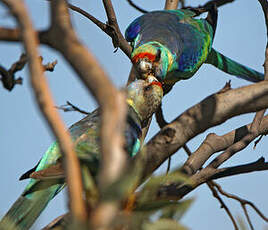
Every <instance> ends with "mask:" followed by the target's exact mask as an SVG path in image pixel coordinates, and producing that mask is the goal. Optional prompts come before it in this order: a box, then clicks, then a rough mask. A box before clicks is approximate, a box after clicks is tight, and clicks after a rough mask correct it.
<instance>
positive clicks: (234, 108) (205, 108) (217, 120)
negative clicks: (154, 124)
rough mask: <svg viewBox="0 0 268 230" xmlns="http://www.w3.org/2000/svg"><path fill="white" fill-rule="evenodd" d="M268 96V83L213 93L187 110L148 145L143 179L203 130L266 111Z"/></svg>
mask: <svg viewBox="0 0 268 230" xmlns="http://www.w3.org/2000/svg"><path fill="white" fill-rule="evenodd" d="M267 94H268V83H267V82H266V81H263V82H259V83H257V84H253V85H249V86H246V87H242V88H238V89H233V90H228V91H226V92H224V93H218V94H213V95H211V96H209V97H207V98H206V99H204V100H203V101H201V102H200V103H198V104H197V105H195V106H193V107H192V108H190V109H188V110H186V111H185V112H184V113H183V114H181V115H180V116H179V117H177V118H176V119H175V120H174V121H173V122H171V123H170V124H168V125H167V126H165V127H164V128H163V129H162V130H161V131H160V132H159V133H157V134H156V135H155V136H154V137H153V138H152V139H151V140H150V141H149V142H148V144H147V145H146V148H147V161H146V163H145V164H146V169H145V172H144V176H145V177H146V176H148V175H150V174H151V173H152V172H153V171H154V170H155V169H156V168H157V167H158V166H160V165H161V164H162V163H163V162H164V161H165V160H166V159H167V158H168V157H169V156H171V155H172V154H173V153H175V152H176V151H177V150H178V149H179V148H180V147H182V146H183V145H184V144H185V143H186V142H187V141H189V140H190V139H192V138H193V137H195V136H196V135H198V134H199V133H202V132H203V131H204V130H206V129H208V128H210V127H213V126H215V125H219V124H221V123H223V122H224V121H226V120H227V119H229V118H231V117H234V116H237V115H240V114H243V113H249V112H255V111H258V110H261V109H263V108H266V107H267V106H268V95H267ZM238 95H239V96H238ZM137 157H139V156H137Z"/></svg>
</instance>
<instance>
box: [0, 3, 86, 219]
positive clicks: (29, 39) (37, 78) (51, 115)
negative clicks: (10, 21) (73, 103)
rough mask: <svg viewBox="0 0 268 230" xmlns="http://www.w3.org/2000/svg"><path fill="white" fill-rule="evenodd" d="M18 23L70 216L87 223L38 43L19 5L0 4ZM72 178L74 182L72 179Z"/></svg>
mask: <svg viewBox="0 0 268 230" xmlns="http://www.w3.org/2000/svg"><path fill="white" fill-rule="evenodd" d="M3 2H4V3H5V4H6V5H7V6H8V7H9V8H10V10H11V12H12V14H13V15H14V17H15V18H16V19H17V22H18V24H19V27H20V29H21V35H22V40H23V42H24V47H25V50H26V54H27V57H28V60H29V69H30V75H31V84H32V87H33V90H34V92H35V95H36V99H37V102H38V105H39V108H40V110H41V112H42V113H43V115H44V116H45V117H46V119H47V121H48V124H49V125H50V127H51V129H52V131H53V133H54V134H55V135H56V137H57V139H58V140H59V145H60V148H61V150H62V153H63V155H64V156H65V159H66V163H67V169H66V171H67V172H66V174H67V183H68V185H69V186H68V187H69V196H70V207H71V211H72V214H73V215H74V216H75V217H76V218H77V219H78V220H86V208H85V205H84V202H83V199H82V180H81V174H80V170H79V162H78V160H77V157H76V155H75V153H74V151H73V145H72V140H71V137H70V134H69V133H68V132H66V128H65V126H64V124H63V122H62V121H61V119H60V116H59V114H58V113H57V111H56V110H55V109H54V103H53V100H52V96H51V93H50V91H49V88H48V86H47V82H46V78H45V76H44V73H43V70H42V67H41V65H40V61H39V55H38V49H37V47H38V41H37V39H36V35H35V31H34V29H33V27H32V23H31V20H30V18H29V16H28V13H27V11H26V8H25V6H24V4H23V2H22V1H18V0H3ZM73 178H75V180H74V179H73Z"/></svg>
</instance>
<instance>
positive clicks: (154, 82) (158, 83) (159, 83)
mask: <svg viewBox="0 0 268 230" xmlns="http://www.w3.org/2000/svg"><path fill="white" fill-rule="evenodd" d="M150 85H158V86H159V87H161V88H163V86H162V84H161V82H159V81H153V82H152V83H151V84H150Z"/></svg>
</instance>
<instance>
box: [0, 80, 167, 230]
mask: <svg viewBox="0 0 268 230" xmlns="http://www.w3.org/2000/svg"><path fill="white" fill-rule="evenodd" d="M162 97H163V89H162V85H161V83H160V82H159V81H157V79H156V78H154V77H149V78H148V79H146V81H145V80H137V81H135V82H132V83H131V84H130V85H129V86H128V87H127V100H126V101H127V105H128V113H127V119H126V129H125V133H124V134H125V140H126V141H125V143H126V144H125V148H126V152H128V154H129V155H130V156H134V155H135V154H136V153H137V152H138V151H139V149H140V145H141V144H140V143H141V141H142V140H141V138H142V137H141V129H142V126H143V124H144V121H146V120H147V119H149V118H150V117H151V116H152V115H153V113H154V112H155V111H156V110H157V108H158V107H159V105H160V103H161V99H162ZM99 129H100V114H99V110H95V111H94V112H92V113H91V114H89V115H88V116H86V117H85V118H84V119H82V120H80V121H78V122H77V123H75V124H74V125H72V126H71V127H70V129H69V131H70V133H71V136H72V139H73V142H74V146H75V151H76V153H77V156H78V158H79V160H80V161H81V164H83V165H86V167H87V168H88V169H89V171H90V174H91V175H92V176H93V178H94V177H95V176H96V174H97V171H98V168H99V157H100V154H99V153H100V145H99ZM61 163H62V160H61V153H60V149H59V145H58V143H57V142H54V143H53V144H52V145H51V146H50V147H49V149H48V150H47V151H46V153H45V154H44V155H43V157H42V159H41V160H40V161H39V162H38V164H37V166H36V167H34V168H33V169H31V170H29V171H28V172H26V173H25V174H23V175H22V176H21V178H20V180H22V179H27V178H31V180H30V182H29V184H28V185H27V187H26V188H25V190H24V192H23V193H22V194H21V196H20V197H19V198H18V199H17V201H16V202H15V203H14V204H13V206H12V207H11V208H10V210H9V211H8V212H7V214H6V215H5V216H4V217H3V219H2V220H1V222H0V229H1V230H11V229H14V228H13V227H14V226H15V227H17V229H20V230H22V229H23V230H25V229H29V228H30V227H31V226H32V224H33V223H34V221H35V220H36V218H37V217H38V216H39V215H40V213H41V212H42V211H43V210H44V208H45V207H46V206H47V204H48V202H49V201H50V200H51V199H52V198H53V197H54V196H56V195H57V194H58V193H59V192H60V191H61V190H62V189H63V188H64V187H65V185H66V184H65V181H64V178H63V170H62V167H61Z"/></svg>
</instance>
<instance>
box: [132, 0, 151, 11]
mask: <svg viewBox="0 0 268 230" xmlns="http://www.w3.org/2000/svg"><path fill="white" fill-rule="evenodd" d="M127 2H128V3H129V5H131V6H132V7H133V8H134V9H136V10H138V11H140V12H141V13H143V14H146V13H148V11H147V10H144V9H142V8H141V7H139V6H137V5H136V4H135V3H134V2H133V1H132V0H127Z"/></svg>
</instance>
